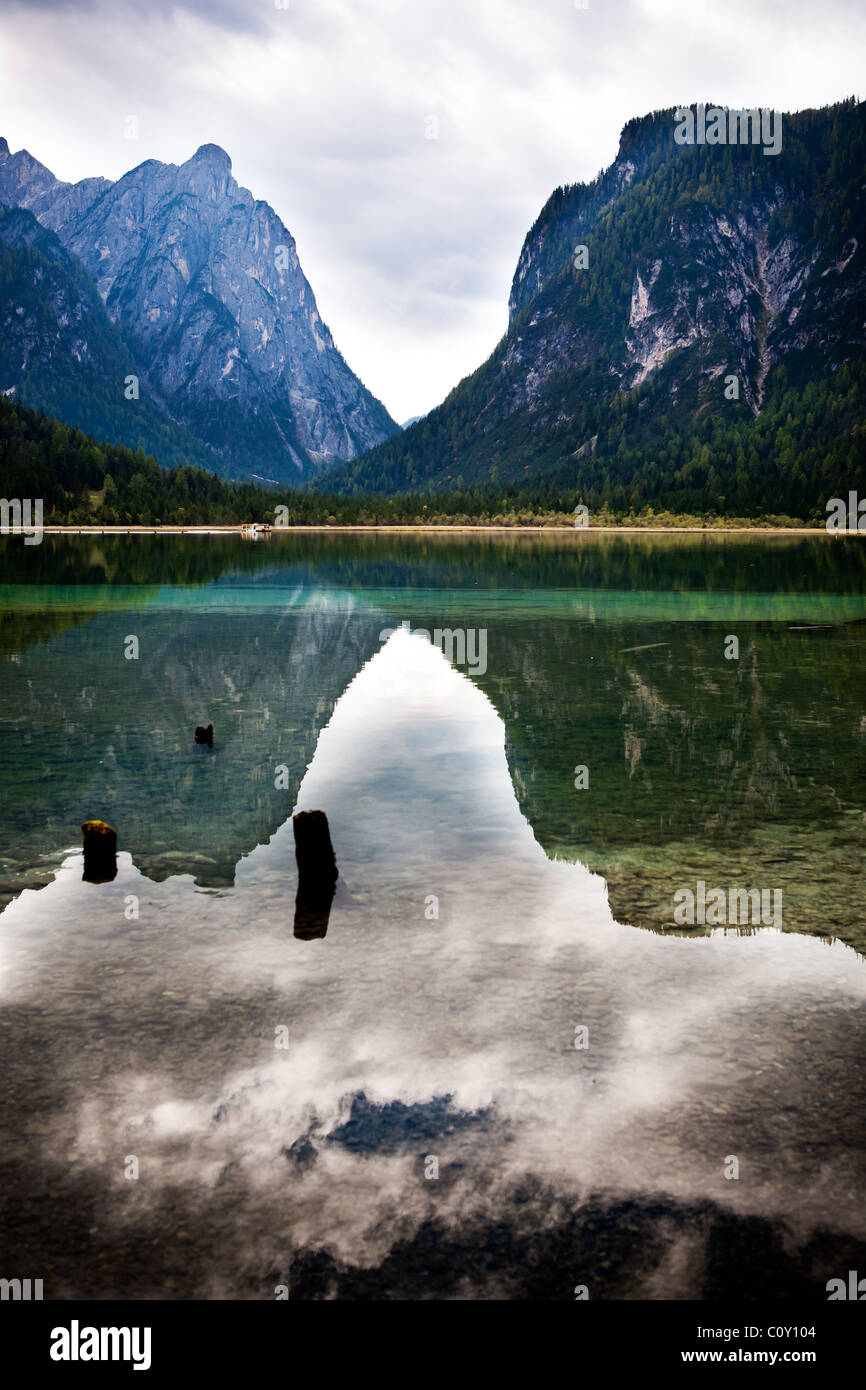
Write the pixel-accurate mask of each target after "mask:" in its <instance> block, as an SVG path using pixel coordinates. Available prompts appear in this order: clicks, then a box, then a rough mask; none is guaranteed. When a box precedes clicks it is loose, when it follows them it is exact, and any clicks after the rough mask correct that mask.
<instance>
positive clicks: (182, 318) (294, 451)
mask: <svg viewBox="0 0 866 1390" xmlns="http://www.w3.org/2000/svg"><path fill="white" fill-rule="evenodd" d="M0 204H2V205H5V207H7V208H12V207H15V208H23V209H26V210H27V211H29V212H30V213H32V214H33V216H34V217H35V218H36V219H37V221H38V223H39V224H40V225H41V226H42V227H43V228H45V229H47V230H48V231H50V232H53V233H55V235H56V237H57V239H58V242H59V244H60V245H62V247H63V248H65V250H66V251H67V252H68V253H70V255H71V256H72V257H75V258H76V261H77V262H78V263H80V267H82V268H83V270H84V272H86V276H87V277H89V281H90V285H91V286H92V287H95V290H96V292H97V294H98V298H99V301H100V302H101V304H102V305H103V306H104V310H105V314H106V316H107V319H108V321H109V322H110V324H112V325H114V326H115V328H116V330H117V332H116V334H115V336H114V338H113V340H112V341H111V344H110V348H109V349H108V350H107V351H106V353H105V355H104V356H100V355H99V354H98V353H94V354H92V355H91V359H90V361H89V365H88V370H89V371H90V372H91V373H92V375H93V376H94V377H97V376H99V375H102V376H103V378H104V390H105V391H106V392H107V393H109V394H113V393H116V399H117V405H118V409H119V411H120V412H121V415H122V414H123V411H124V407H125V404H126V398H125V386H124V383H125V382H126V379H127V377H128V376H130V375H133V376H136V377H138V378H139V383H140V384H139V391H140V398H141V399H143V398H145V397H147V399H148V401H149V402H150V404H151V407H152V409H153V410H155V411H156V412H158V413H159V415H160V417H161V418H162V420H163V422H164V423H166V424H168V423H169V422H174V423H176V424H178V425H180V426H181V430H182V432H181V434H180V435H179V436H178V447H182V446H183V442H184V440H185V439H188V437H189V436H192V437H193V438H194V440H196V441H198V443H197V445H196V448H197V449H198V451H199V453H202V454H205V453H206V454H207V455H208V457H209V458H210V459H211V467H213V468H215V469H216V470H217V471H219V472H221V473H223V474H225V475H227V476H233V477H250V476H254V477H257V478H261V479H266V480H268V481H279V482H286V481H293V482H297V481H299V480H301V479H303V478H305V477H309V476H311V475H313V474H315V473H316V472H318V471H319V470H321V469H322V468H323V467H324V466H326V465H327V464H329V463H332V462H334V461H335V460H339V459H349V458H352V457H354V456H355V455H357V454H359V453H361V452H363V451H364V450H366V449H369V448H370V447H371V446H373V445H375V444H377V443H379V442H380V441H381V440H384V439H386V438H387V437H388V436H389V435H390V434H392V433H394V432H395V431H396V430H397V429H398V426H397V425H396V424H395V423H394V421H393V420H391V418H390V416H389V415H388V412H387V411H386V410H385V408H384V406H383V405H382V404H381V403H380V402H379V401H377V400H376V399H375V398H374V397H373V396H372V395H371V394H370V392H368V391H367V390H366V389H365V387H364V386H363V385H362V383H361V382H360V381H359V380H358V378H357V377H356V376H355V375H354V373H353V372H352V371H351V370H350V368H349V367H348V366H347V364H346V362H345V361H344V360H343V358H342V356H341V355H340V353H339V352H338V350H337V348H336V346H335V344H334V341H333V338H332V337H331V334H330V331H329V330H328V328H327V326H326V325H325V324H324V323H322V321H321V319H320V317H319V313H318V310H317V308H316V301H315V297H314V295H313V292H312V289H311V288H310V285H309V282H308V281H307V279H306V277H305V276H304V274H303V271H302V270H301V266H300V262H299V260H298V255H297V249H296V247H295V242H294V240H293V238H292V236H291V234H290V233H289V232H288V230H287V229H286V227H285V226H284V224H283V223H282V222H281V221H280V219H279V218H278V217H277V215H276V213H275V212H274V211H273V209H272V208H270V207H269V206H268V204H267V203H264V202H260V201H257V200H256V199H254V198H253V196H252V194H251V193H250V192H249V191H248V190H247V189H245V188H240V187H239V186H238V184H237V183H236V181H235V180H234V178H233V177H232V174H231V161H230V159H229V157H228V155H227V154H226V153H225V151H224V150H222V149H220V148H219V147H218V146H216V145H203V146H201V148H200V149H198V150H197V151H196V153H195V154H194V155H193V157H192V158H191V159H189V160H188V161H187V162H186V163H185V164H182V165H180V166H177V165H174V164H161V163H159V162H158V161H157V160H147V161H145V163H143V164H141V165H139V166H138V167H137V168H135V169H133V170H131V171H130V172H129V173H128V174H125V175H124V177H123V178H121V179H119V180H118V181H117V182H116V183H111V182H110V181H109V180H106V179H84V180H82V181H81V182H80V183H76V184H68V183H62V182H61V181H59V180H58V179H56V178H55V177H54V175H53V174H52V173H51V172H50V171H49V170H48V169H46V168H45V167H44V165H42V164H40V163H39V162H38V160H35V159H34V158H33V156H32V155H30V154H29V153H28V152H27V151H26V150H19V151H18V152H17V153H16V154H11V153H10V152H9V147H8V145H7V143H6V141H5V140H0ZM33 242H34V238H32V237H31V243H33ZM47 245H48V243H42V244H41V245H39V244H37V251H38V252H40V253H42V254H45V251H46V247H47ZM50 255H51V256H52V257H53V259H54V262H55V264H57V265H59V264H60V260H59V257H58V255H57V248H56V247H55V246H54V244H53V243H52V245H51V251H50ZM72 266H73V263H72V262H70V261H67V262H64V263H63V273H64V274H65V275H66V276H67V277H68V276H70V275H71V276H72V277H73V278H77V280H78V286H79V292H80V300H81V302H80V303H79V305H78V306H77V311H76V312H78V311H80V315H79V321H80V318H81V317H82V316H83V317H84V318H86V319H88V321H89V323H90V324H91V325H92V332H93V334H94V335H96V336H99V337H101V338H105V339H106V344H107V345H108V339H107V337H106V334H105V323H104V321H103V320H102V319H100V318H99V316H98V315H97V314H95V312H94V308H95V306H94V305H93V303H92V296H88V294H87V290H88V284H87V280H86V278H84V277H82V276H81V274H80V271H79V270H77V269H73V268H72ZM58 273H60V272H59V271H58ZM28 288H29V289H30V291H31V298H32V291H33V286H29V287H28V282H27V279H26V274H25V276H24V277H23V278H18V279H16V278H15V276H14V275H13V274H12V271H11V269H10V271H9V275H8V276H7V279H6V280H5V281H4V296H3V305H4V306H8V307H4V309H3V315H4V318H8V317H9V315H10V313H11V314H15V313H17V309H18V304H17V302H16V301H17V300H18V299H20V298H22V297H24V296H26V294H27V291H28ZM36 288H37V290H38V288H39V287H38V285H37V287H36ZM55 299H56V295H55ZM85 301H87V302H86V304H85ZM51 313H52V311H51V310H50V307H49V308H48V309H46V311H45V313H43V314H42V318H43V320H45V324H46V331H47V333H48V335H49V336H52V337H53V336H54V334H55V333H56V332H57V331H60V330H66V329H67V328H68V326H69V321H68V319H67V318H66V317H64V316H61V317H63V322H62V323H60V324H59V325H58V327H57V329H55V328H54V325H53V323H51V322H50V320H51ZM36 317H37V318H38V317H39V315H38V314H37V315H36ZM31 347H33V348H34V350H35V348H36V345H35V344H31ZM118 352H119V353H120V356H121V357H122V359H123V360H122V361H120V360H119V359H118ZM37 355H39V353H38V352H37ZM42 355H43V356H44V355H45V353H44V352H43V353H42ZM61 356H63V353H61ZM31 360H32V358H31V357H24V358H22V359H21V360H20V361H19V362H17V363H16V358H15V352H14V351H11V352H10V355H9V356H8V357H7V358H6V359H4V362H3V370H4V377H5V379H4V380H2V382H0V389H3V390H5V391H7V392H8V391H9V390H10V388H13V387H14V388H15V389H16V390H19V391H23V390H25V389H26V393H27V400H28V404H34V405H42V404H45V405H46V406H47V407H48V408H51V409H53V408H54V400H56V398H57V396H58V393H59V394H64V393H65V395H67V396H72V395H73V394H74V393H73V391H72V389H71V384H70V380H68V379H67V378H66V377H64V376H62V375H61V378H60V379H59V380H58V381H56V382H55V384H54V388H53V389H54V398H53V399H52V400H49V399H48V398H47V394H46V393H45V392H44V390H43V388H42V387H40V384H39V382H38V381H37V380H35V379H34V377H33V374H32V373H31V375H30V379H29V380H28V379H27V373H28V365H27V364H28V363H29V362H30V361H31ZM58 366H59V363H58ZM118 372H119V373H120V374H119V375H118ZM93 389H95V388H93ZM136 404H137V403H136ZM64 418H66V419H67V420H68V421H69V423H72V424H75V425H80V426H81V427H82V428H85V429H88V430H91V431H94V432H95V433H103V432H107V433H109V434H110V435H111V437H112V438H113V439H116V440H117V441H118V442H122V443H129V444H131V445H132V446H133V447H135V446H136V445H137V442H138V441H137V439H134V438H132V437H130V433H129V431H128V430H126V429H123V432H121V433H119V432H118V428H117V426H116V425H115V423H114V421H113V420H111V421H110V422H109V426H108V428H107V429H106V428H105V426H104V424H103V420H102V418H100V420H99V421H96V420H95V419H94V415H93V411H92V410H90V411H89V410H88V405H87V402H86V401H82V402H81V403H80V405H79V406H78V408H77V410H76V409H73V410H72V413H70V411H69V410H68V409H67V410H66V411H65V415H64ZM196 461H198V460H196Z"/></svg>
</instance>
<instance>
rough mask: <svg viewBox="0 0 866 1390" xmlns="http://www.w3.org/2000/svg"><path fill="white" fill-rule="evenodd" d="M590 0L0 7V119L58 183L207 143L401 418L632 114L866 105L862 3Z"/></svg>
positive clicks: (497, 312) (418, 402) (127, 1)
mask: <svg viewBox="0 0 866 1390" xmlns="http://www.w3.org/2000/svg"><path fill="white" fill-rule="evenodd" d="M584 3H585V0H577V3H575V0H177V3H172V2H171V0H147V3H141V0H90V2H88V0H0V15H2V27H0V134H2V135H5V136H6V138H7V139H8V141H9V146H10V148H11V149H13V150H17V149H20V148H21V147H22V146H23V147H25V148H27V149H29V150H30V151H31V153H33V154H34V155H36V156H37V158H39V159H41V160H42V162H43V163H44V164H47V165H48V167H49V168H50V169H52V170H53V171H54V173H55V174H57V176H58V177H60V178H63V179H71V180H75V179H79V178H83V177H84V176H85V175H88V174H104V175H107V176H109V177H111V178H117V177H118V176H119V175H121V174H122V173H124V172H125V171H126V170H127V169H129V168H132V167H133V166H134V165H136V164H139V163H141V161H142V160H144V159H151V158H154V159H160V160H164V161H167V162H169V161H170V162H173V163H182V162H183V161H184V160H185V159H187V158H188V157H189V156H190V155H191V154H192V153H193V151H194V150H195V149H196V148H197V147H198V146H199V145H201V144H205V143H207V142H213V143H215V144H219V145H222V146H223V148H224V149H226V150H227V151H228V153H229V154H230V156H231V158H232V161H233V167H234V174H235V177H236V178H237V179H238V181H239V182H240V183H241V184H243V185H245V186H246V187H247V188H250V189H251V190H252V192H253V193H254V194H255V196H256V197H258V198H263V199H265V200H266V201H267V202H269V203H271V204H272V206H273V207H274V208H275V209H276V211H277V212H278V213H279V214H280V216H281V217H282V219H283V221H284V222H285V223H286V225H287V226H288V227H289V229H290V230H291V232H292V233H293V235H294V236H295V238H296V241H297V245H298V252H299V255H300V258H301V264H302V266H303V268H304V270H305V272H306V274H307V277H308V278H309V280H310V282H311V284H312V286H313V290H314V292H315V294H316V297H317V299H318V303H319V309H320V312H321V314H322V317H323V318H324V319H325V321H326V322H327V323H328V325H329V327H330V328H331V331H332V333H333V334H334V338H335V340H336V342H337V345H338V346H339V347H340V349H341V350H342V352H343V353H344V355H345V357H346V358H347V360H348V362H349V364H350V366H351V367H352V368H353V369H354V370H355V371H356V372H357V373H358V374H359V376H361V378H362V379H363V380H364V382H365V384H366V385H367V386H369V387H370V389H371V390H372V391H374V392H375V394H376V395H378V396H379V397H380V398H381V399H382V400H383V401H384V402H385V404H386V406H387V407H388V409H389V410H390V411H391V413H392V415H394V417H395V418H396V419H397V420H399V421H401V422H402V421H403V420H405V419H406V418H407V417H408V416H411V415H416V414H423V413H424V412H426V411H427V410H429V409H430V408H431V407H432V406H434V405H436V404H437V403H438V402H439V401H440V400H441V399H442V397H443V396H444V395H445V394H446V393H447V392H448V390H450V388H451V387H452V386H454V385H455V384H456V382H457V381H458V380H459V379H460V378H461V377H462V376H465V375H466V374H467V373H468V372H470V371H472V370H473V369H474V368H475V367H476V366H478V365H479V363H480V362H481V361H483V359H484V358H485V357H486V356H487V355H488V353H489V352H490V351H491V349H492V348H493V347H494V345H495V344H496V342H497V341H498V339H499V338H500V337H501V335H502V333H503V331H504V329H505V326H506V317H507V310H506V306H507V300H508V292H509V287H510V284H511V277H512V274H513V271H514V266H515V264H516V261H517V257H518V254H519V252H520V246H521V243H522V241H523V237H524V235H525V233H526V231H527V230H528V229H529V227H530V225H531V224H532V222H533V220H534V219H535V217H536V215H537V213H538V211H539V210H540V208H541V206H542V205H543V203H544V201H545V200H546V198H547V196H548V194H549V193H550V192H551V191H552V189H554V188H555V187H556V186H557V185H559V184H564V183H575V182H578V181H580V180H583V179H589V178H592V177H593V176H594V175H595V174H596V173H597V172H598V170H599V169H600V168H603V167H604V166H606V165H607V164H609V163H610V162H611V160H612V159H613V158H614V157H615V155H616V150H617V143H618V137H619V131H620V129H621V128H622V126H623V124H624V123H625V122H626V121H627V120H628V119H629V118H630V117H632V116H635V115H642V114H644V113H645V112H646V111H649V110H651V109H652V108H654V107H667V106H672V105H675V104H686V103H691V102H694V101H698V100H709V101H712V102H716V103H719V104H726V103H727V104H729V105H731V106H768V107H773V108H775V109H780V110H797V109H800V108H802V107H805V106H814V105H821V104H824V103H826V102H831V101H836V100H838V99H840V98H841V97H844V96H849V95H852V94H854V95H857V96H860V97H862V96H863V95H864V93H863V91H862V70H863V67H862V54H863V52H864V51H866V7H864V6H863V4H862V0H821V3H820V4H816V3H815V2H814V0H763V3H761V4H760V5H757V4H756V3H755V0H724V3H723V2H722V0H688V3H684V0H588V5H587V7H586V8H579V6H580V5H582V4H584ZM131 115H134V116H136V117H137V118H138V128H139V135H138V138H137V139H136V140H131V139H129V138H126V137H125V135H124V128H125V123H126V120H127V117H129V116H131Z"/></svg>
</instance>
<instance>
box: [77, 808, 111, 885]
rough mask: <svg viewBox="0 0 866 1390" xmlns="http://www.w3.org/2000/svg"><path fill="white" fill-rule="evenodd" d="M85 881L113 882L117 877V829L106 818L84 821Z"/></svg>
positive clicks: (82, 828)
mask: <svg viewBox="0 0 866 1390" xmlns="http://www.w3.org/2000/svg"><path fill="white" fill-rule="evenodd" d="M81 833H82V835H83V836H84V872H83V874H82V875H81V877H82V879H83V880H84V882H85V883H111V882H112V881H113V880H114V879H115V878H117V831H116V830H115V829H114V827H113V826H111V825H108V824H107V822H106V821H104V820H86V821H82V824H81Z"/></svg>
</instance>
